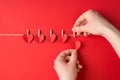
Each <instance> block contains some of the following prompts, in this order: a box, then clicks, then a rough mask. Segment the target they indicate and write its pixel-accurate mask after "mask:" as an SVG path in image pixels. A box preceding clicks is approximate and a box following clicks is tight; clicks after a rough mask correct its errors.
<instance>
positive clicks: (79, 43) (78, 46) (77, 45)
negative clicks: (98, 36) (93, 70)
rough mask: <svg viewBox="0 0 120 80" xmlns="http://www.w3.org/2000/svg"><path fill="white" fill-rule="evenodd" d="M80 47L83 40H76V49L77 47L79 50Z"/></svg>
mask: <svg viewBox="0 0 120 80" xmlns="http://www.w3.org/2000/svg"><path fill="white" fill-rule="evenodd" d="M80 47H81V42H80V41H76V42H75V49H76V50H79V49H80Z"/></svg>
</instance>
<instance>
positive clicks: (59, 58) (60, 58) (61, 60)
mask: <svg viewBox="0 0 120 80" xmlns="http://www.w3.org/2000/svg"><path fill="white" fill-rule="evenodd" d="M72 50H73V49H69V50H64V51H62V52H61V53H60V54H59V55H58V56H57V58H56V59H55V61H54V63H58V62H59V63H66V61H65V58H66V57H67V56H70V55H71V51H72Z"/></svg>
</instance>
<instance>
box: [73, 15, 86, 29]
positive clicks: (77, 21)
mask: <svg viewBox="0 0 120 80" xmlns="http://www.w3.org/2000/svg"><path fill="white" fill-rule="evenodd" d="M84 21H85V18H84V13H83V14H82V15H81V16H79V17H78V18H77V20H76V21H75V23H74V25H73V27H75V26H80V25H81V24H82V23H83V22H84Z"/></svg>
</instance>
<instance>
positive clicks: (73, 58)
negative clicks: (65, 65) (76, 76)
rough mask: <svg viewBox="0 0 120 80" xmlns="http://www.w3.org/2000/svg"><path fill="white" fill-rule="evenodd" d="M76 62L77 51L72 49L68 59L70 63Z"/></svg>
mask: <svg viewBox="0 0 120 80" xmlns="http://www.w3.org/2000/svg"><path fill="white" fill-rule="evenodd" d="M76 62H77V51H76V50H74V51H72V52H71V59H70V63H75V64H76Z"/></svg>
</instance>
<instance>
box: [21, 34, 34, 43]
mask: <svg viewBox="0 0 120 80" xmlns="http://www.w3.org/2000/svg"><path fill="white" fill-rule="evenodd" d="M23 39H24V40H25V41H26V42H27V43H31V42H32V41H33V40H34V35H33V34H29V35H28V36H27V34H25V35H24V36H23Z"/></svg>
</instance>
